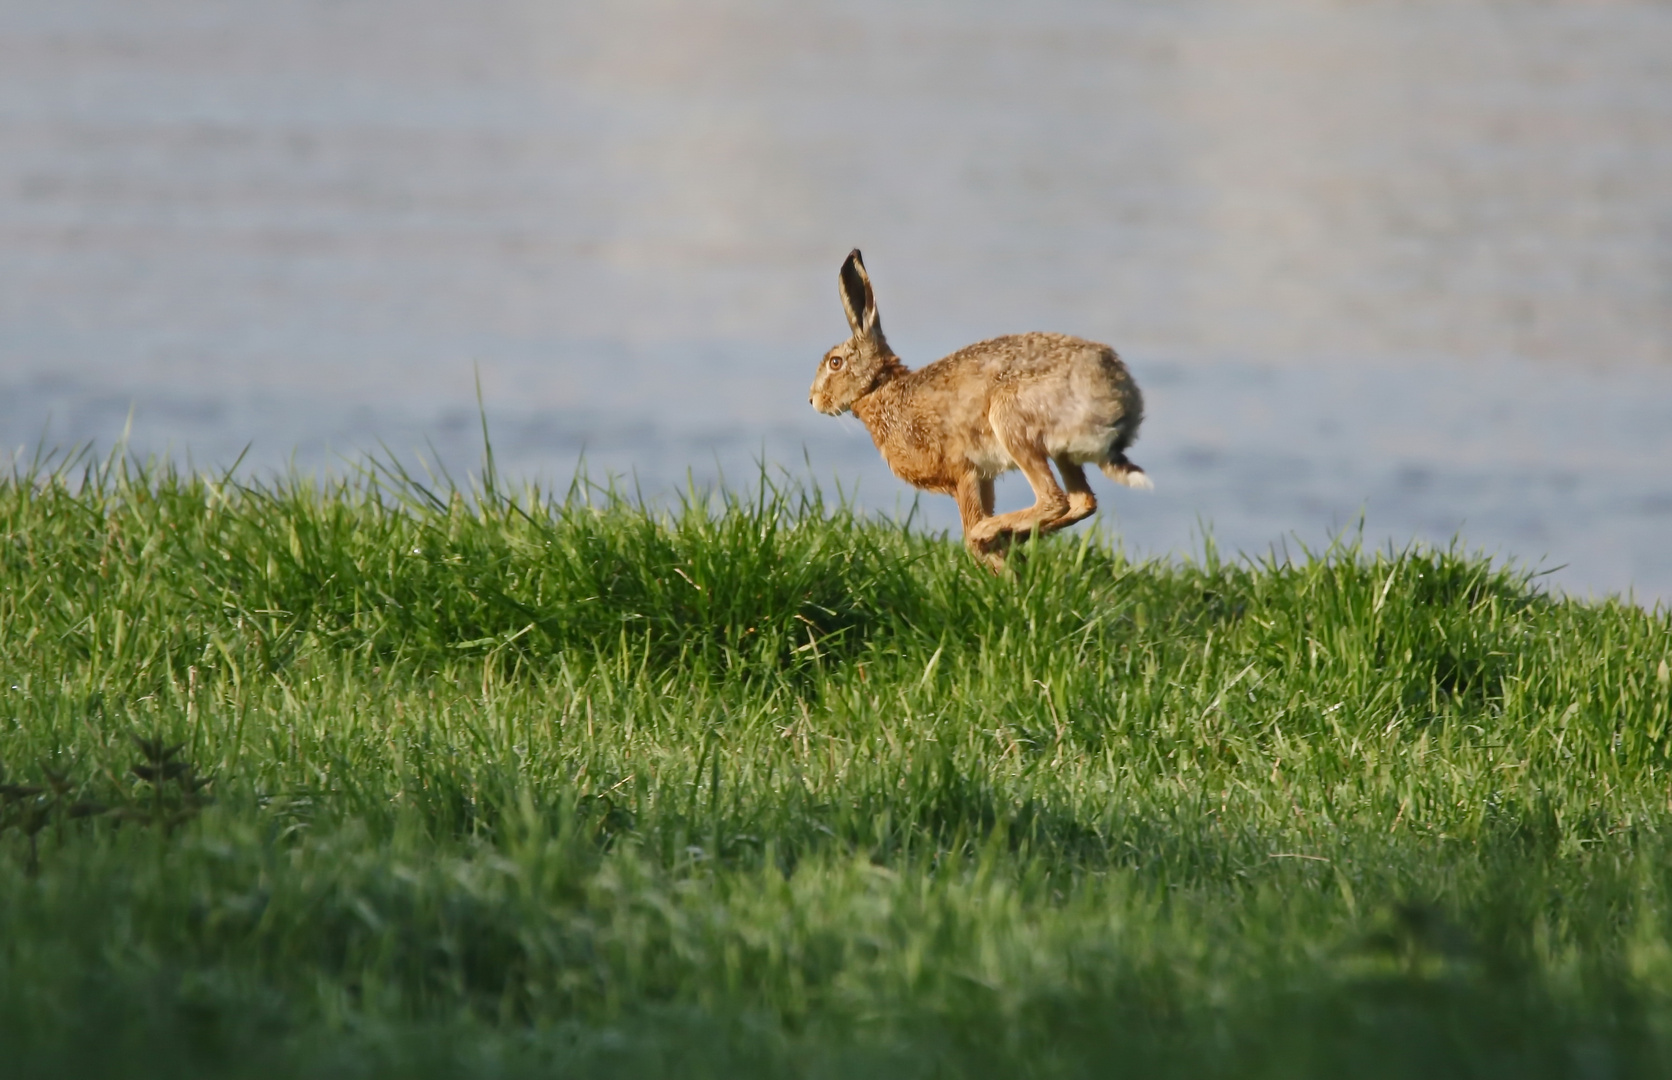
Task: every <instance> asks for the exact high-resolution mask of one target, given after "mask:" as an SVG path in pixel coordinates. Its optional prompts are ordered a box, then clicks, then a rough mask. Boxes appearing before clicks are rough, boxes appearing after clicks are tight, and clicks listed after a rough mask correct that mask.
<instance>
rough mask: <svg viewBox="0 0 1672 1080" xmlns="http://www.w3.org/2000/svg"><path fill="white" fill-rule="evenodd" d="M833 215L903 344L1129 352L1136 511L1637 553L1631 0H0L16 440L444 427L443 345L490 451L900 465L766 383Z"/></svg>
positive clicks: (1641, 490) (1658, 456)
mask: <svg viewBox="0 0 1672 1080" xmlns="http://www.w3.org/2000/svg"><path fill="white" fill-rule="evenodd" d="M855 245H858V246H860V247H862V248H864V249H865V251H866V256H867V262H868V264H869V266H870V267H871V270H872V274H873V278H874V279H875V282H876V285H877V289H878V294H879V302H880V306H881V309H882V314H883V319H884V322H885V324H886V325H887V327H888V330H889V334H890V339H891V341H892V342H893V343H894V345H895V347H896V348H897V349H898V350H899V351H900V352H901V353H902V355H903V356H904V357H905V358H906V359H907V361H908V362H910V363H914V364H916V363H925V362H928V361H929V360H932V359H934V358H935V357H937V356H940V355H942V354H944V353H946V352H949V351H951V350H952V349H954V348H956V347H958V346H960V345H962V344H966V343H968V342H970V341H973V340H976V339H978V338H982V337H986V336H991V335H993V334H999V333H1007V332H1013V331H1019V330H1028V329H1053V330H1061V331H1066V332H1071V333H1077V334H1081V335H1084V336H1087V337H1092V338H1097V339H1100V340H1105V341H1109V342H1111V343H1112V344H1114V345H1115V346H1116V347H1117V348H1119V349H1120V350H1121V352H1122V354H1123V355H1124V356H1125V357H1126V358H1127V360H1128V363H1129V364H1130V366H1131V367H1132V369H1133V370H1134V372H1135V373H1136V374H1137V376H1138V378H1139V380H1140V382H1141V384H1142V385H1143V386H1144V388H1145V390H1146V392H1147V395H1148V398H1149V405H1150V409H1149V412H1150V416H1149V420H1148V421H1147V423H1146V426H1145V429H1144V433H1143V437H1142V439H1141V440H1140V442H1139V443H1138V445H1137V447H1135V449H1134V453H1133V456H1134V458H1135V459H1136V460H1138V461H1139V462H1141V463H1142V464H1144V465H1145V467H1146V468H1148V469H1149V471H1150V473H1151V475H1152V476H1153V477H1154V479H1155V480H1156V483H1157V488H1158V490H1157V491H1156V492H1154V493H1153V494H1128V493H1126V492H1124V491H1121V490H1118V489H1112V488H1111V487H1110V486H1109V485H1102V486H1101V487H1100V489H1099V490H1100V491H1102V492H1104V493H1106V494H1107V496H1108V497H1107V498H1106V499H1105V507H1106V508H1107V509H1108V510H1109V511H1110V512H1109V513H1107V514H1106V515H1105V517H1104V519H1103V527H1105V528H1111V529H1114V530H1117V531H1118V532H1119V533H1120V534H1121V535H1122V536H1123V537H1124V538H1125V540H1126V542H1127V543H1128V544H1129V545H1130V546H1131V547H1133V548H1135V549H1137V550H1139V551H1142V552H1146V553H1161V552H1166V551H1172V550H1188V549H1189V548H1191V547H1192V545H1194V544H1196V543H1198V542H1199V532H1200V528H1201V526H1202V525H1203V524H1204V523H1205V524H1209V525H1211V528H1212V530H1213V532H1214V534H1215V536H1216V537H1217V539H1218V541H1219V543H1220V545H1221V546H1222V547H1224V548H1230V549H1243V550H1248V551H1256V552H1258V551H1264V550H1266V549H1267V548H1268V547H1269V546H1270V545H1272V544H1273V543H1279V544H1281V543H1284V542H1285V541H1286V542H1287V543H1289V544H1290V546H1291V548H1292V547H1293V545H1294V544H1295V543H1296V542H1304V543H1307V544H1314V545H1315V544H1319V543H1322V542H1323V541H1325V540H1326V539H1327V537H1328V536H1329V535H1330V534H1331V532H1332V531H1333V530H1337V529H1340V528H1343V527H1346V526H1349V525H1351V524H1352V523H1353V522H1354V521H1355V520H1356V519H1357V517H1358V515H1359V514H1360V513H1363V514H1364V516H1365V534H1366V537H1367V539H1369V540H1370V541H1372V542H1374V543H1386V542H1392V543H1395V544H1402V543H1404V542H1406V541H1409V540H1411V539H1413V538H1423V539H1429V540H1436V541H1441V542H1444V541H1447V540H1449V539H1450V538H1451V537H1452V536H1453V535H1454V534H1455V533H1456V532H1458V531H1459V530H1461V531H1462V533H1463V535H1464V537H1465V539H1466V540H1467V541H1468V543H1469V544H1470V545H1471V546H1478V547H1484V548H1485V549H1487V550H1489V551H1494V552H1498V553H1501V554H1505V555H1512V556H1515V557H1517V558H1520V559H1522V560H1524V561H1525V562H1527V563H1528V564H1529V565H1542V566H1544V567H1547V568H1550V567H1558V566H1560V567H1561V569H1558V570H1556V572H1555V574H1554V576H1553V580H1554V581H1555V582H1556V583H1558V584H1559V585H1561V586H1562V587H1564V588H1566V589H1568V590H1570V591H1574V592H1578V593H1586V592H1602V591H1624V590H1627V589H1634V590H1635V592H1636V595H1637V596H1638V597H1639V598H1641V599H1647V600H1653V599H1657V598H1658V599H1668V600H1672V476H1669V470H1668V465H1669V464H1672V5H1668V4H1665V3H1626V2H1619V3H1560V2H1545V3H1524V4H1522V3H1514V4H1512V3H1476V2H1465V0H1452V2H1448V3H1443V4H1442V3H1370V2H1353V3H1348V2H1345V0H1342V2H1338V3H1329V2H1322V0H1319V2H1313V3H1279V2H1271V3H1259V4H1251V3H1240V2H1232V0H1219V2H1210V0H1199V2H1181V3H1167V4H1161V3H1113V2H1091V0H1084V2H1067V0H1045V2H1030V3H1027V4H1021V3H1010V4H999V3H980V2H963V3H951V2H935V0H930V2H925V3H918V4H911V5H903V4H890V3H884V2H882V0H848V2H844V3H832V2H827V0H807V2H802V3H798V4H794V5H787V4H772V3H766V2H764V0H763V2H742V0H738V2H727V0H683V2H679V3H674V2H665V3H664V2H640V0H623V2H613V3H610V4H603V5H594V4H580V3H556V2H550V0H546V2H536V0H475V2H473V3H471V4H454V3H442V2H440V0H399V2H397V0H291V2H289V3H285V4H256V3H249V2H242V3H226V2H224V0H213V2H211V0H54V2H53V3H51V4H42V3H37V2H34V0H0V446H4V447H6V448H7V451H6V452H7V453H10V452H11V450H12V449H13V448H22V449H23V450H24V452H25V453H27V452H28V451H30V450H32V449H33V448H34V447H35V446H36V445H38V444H39V443H40V442H41V441H42V439H43V438H44V439H45V440H46V441H47V442H48V443H54V444H68V443H73V442H79V441H82V440H93V441H95V442H97V443H98V444H99V445H100V446H101V447H108V446H109V445H110V444H111V443H112V442H113V441H114V440H115V439H116V438H117V437H119V436H120V434H121V433H122V431H123V429H124V426H125V424H126V423H127V421H128V418H129V416H130V414H131V416H132V435H131V444H132V446H133V447H134V449H135V450H137V451H138V452H140V453H173V454H175V455H177V456H180V457H182V458H183V457H185V456H186V455H187V454H188V453H189V454H190V457H191V459H192V461H193V462H194V463H196V464H199V465H206V466H207V465H221V466H225V465H227V464H230V463H231V462H232V461H233V460H234V459H236V458H237V456H238V455H239V453H240V452H242V451H244V450H245V449H246V448H247V449H248V454H247V456H246V457H245V459H244V460H245V465H244V468H245V469H246V470H250V471H252V472H255V473H261V472H263V471H268V470H272V469H275V468H281V467H283V466H285V465H286V464H287V463H289V462H292V461H294V462H296V463H297V464H300V465H302V466H303V467H307V468H335V469H339V470H340V469H342V468H344V467H345V466H344V464H343V462H344V459H345V458H346V459H350V460H352V459H355V458H357V456H358V455H359V454H360V453H361V452H362V451H365V450H368V449H376V448H377V447H378V445H379V442H380V440H381V442H382V443H383V444H386V445H387V446H388V447H389V448H390V449H391V450H393V451H395V452H398V453H400V454H402V455H404V456H408V457H411V456H412V455H415V454H417V453H422V454H423V455H425V456H439V458H440V460H441V462H442V463H443V464H445V465H447V466H448V467H449V468H451V469H452V470H453V471H455V472H456V473H463V472H465V471H468V470H470V469H472V468H474V466H475V464H476V462H477V461H478V458H479V450H480V434H479V428H478V426H477V413H476V397H475V395H476V389H475V382H474V379H475V378H476V373H478V372H479V374H480V380H481V388H482V394H483V400H484V403H485V408H486V412H487V416H488V418H489V421H490V423H491V425H492V428H493V432H494V441H495V447H496V451H497V454H498V456H499V459H500V463H501V465H502V466H503V467H504V468H506V469H507V470H508V471H509V472H511V473H513V474H515V475H517V476H520V477H525V478H540V479H545V480H556V481H559V482H563V481H566V480H567V478H568V477H569V476H570V474H571V473H572V471H573V470H574V468H575V466H576V463H577V461H578V460H579V459H580V457H581V455H582V454H583V453H584V455H585V457H586V460H587V462H588V464H589V467H590V469H591V470H592V472H593V473H594V474H595V475H601V474H603V473H606V472H616V473H620V474H626V475H629V476H633V477H636V478H637V482H638V483H639V484H640V486H641V488H642V489H643V490H645V491H646V492H647V493H651V494H655V493H665V492H667V491H669V490H671V489H672V488H673V487H675V486H676V485H678V484H679V483H681V482H682V481H683V480H684V479H685V478H686V477H687V475H692V476H694V477H695V478H696V479H697V480H699V481H706V480H711V479H712V478H713V477H715V476H716V475H717V474H718V473H719V472H721V471H724V473H725V474H726V476H727V477H728V478H729V479H731V480H733V481H743V482H746V481H748V480H750V479H751V478H752V476H753V473H754V465H753V462H754V461H755V460H756V459H758V458H760V457H761V456H762V455H764V456H765V458H766V460H768V461H770V462H773V463H775V464H777V465H783V466H786V467H788V468H790V469H791V470H793V471H795V472H798V473H799V472H803V471H804V469H805V465H804V461H806V462H810V463H811V467H812V471H813V474H814V475H815V476H817V477H819V478H821V479H823V480H825V481H827V482H828V481H829V480H831V479H832V478H839V479H840V480H841V481H842V482H843V484H844V485H845V486H847V487H849V488H853V487H854V486H857V492H858V496H859V498H860V499H861V501H862V502H864V503H865V504H866V505H869V506H873V507H877V508H881V509H888V510H892V509H895V508H897V507H900V508H903V507H905V506H907V505H909V502H910V498H911V496H910V492H909V490H908V489H906V488H904V486H903V485H901V484H900V483H899V482H898V481H895V480H894V479H892V478H891V477H890V476H888V474H887V472H886V470H885V469H884V468H883V466H882V465H881V463H880V461H879V460H878V458H877V455H876V452H875V450H874V449H873V448H872V446H871V444H870V441H869V439H868V437H867V436H866V435H865V433H864V431H863V429H862V428H860V427H859V425H858V424H857V423H856V422H854V421H852V420H843V421H837V420H831V419H829V418H825V417H820V416H818V415H816V414H814V413H813V412H812V411H811V410H810V409H809V408H808V407H807V404H806V387H807V383H808V382H809V381H810V379H811V376H812V369H813V365H814V364H815V363H816V361H817V359H818V356H819V354H820V353H821V352H822V350H823V349H824V348H825V347H827V346H828V345H830V344H832V343H833V342H834V341H835V340H836V339H837V338H838V337H840V336H841V335H842V334H843V333H845V328H844V324H843V321H842V318H841V311H840V307H839V306H838V303H837V300H836V287H835V272H836V267H837V265H838V263H839V262H840V260H841V258H842V256H843V255H844V254H845V253H846V251H847V250H848V248H850V247H852V246H855ZM1026 498H1027V493H1026V490H1025V486H1024V485H1022V484H1021V483H1020V482H1019V481H1016V482H1012V483H1009V484H1008V485H1007V486H1005V487H1003V488H1001V501H1002V502H1005V503H1007V504H1020V503H1022V502H1023V501H1025V499H1026ZM920 514H921V515H922V516H920V517H919V518H918V519H917V520H927V521H928V523H929V524H931V525H932V526H937V527H941V526H946V525H949V524H952V523H953V522H954V520H955V519H954V516H953V514H952V510H951V503H950V500H946V499H942V498H939V497H933V496H926V497H925V499H924V501H923V503H922V506H921V510H920Z"/></svg>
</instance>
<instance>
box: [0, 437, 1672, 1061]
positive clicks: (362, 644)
mask: <svg viewBox="0 0 1672 1080" xmlns="http://www.w3.org/2000/svg"><path fill="white" fill-rule="evenodd" d="M1669 664H1672V618H1669V616H1668V613H1667V612H1665V611H1658V610H1657V611H1645V610H1643V609H1642V608H1639V607H1635V606H1632V605H1629V604H1625V603H1621V602H1619V601H1617V600H1609V601H1604V602H1600V603H1580V602H1575V601H1571V600H1565V599H1559V598H1553V597H1551V596H1548V595H1546V594H1544V593H1543V592H1541V591H1540V590H1539V589H1538V588H1537V587H1536V584H1535V582H1534V580H1533V579H1532V578H1531V577H1530V576H1529V575H1528V574H1526V573H1524V572H1522V571H1519V570H1517V569H1515V568H1513V567H1506V566H1503V565H1498V564H1493V563H1490V562H1488V561H1485V560H1482V559H1480V558H1476V557H1473V556H1470V555H1468V554H1466V553H1465V552H1464V551H1463V550H1462V549H1461V548H1459V547H1453V548H1451V549H1446V550H1435V549H1427V548H1420V547H1411V548H1408V549H1405V550H1399V551H1392V550H1390V551H1372V550H1366V549H1365V548H1364V547H1363V546H1362V545H1361V544H1360V543H1359V542H1357V541H1355V540H1353V539H1351V538H1346V539H1343V540H1341V541H1338V542H1337V543H1335V544H1333V545H1331V546H1330V547H1329V548H1327V549H1325V550H1322V551H1318V552H1303V554H1302V557H1300V558H1297V559H1294V560H1278V559H1276V558H1270V559H1267V560H1264V561H1244V562H1238V563H1231V562H1226V561H1222V560H1220V559H1218V558H1217V557H1215V555H1214V554H1213V552H1212V549H1211V548H1209V550H1208V552H1207V553H1206V555H1205V557H1204V558H1202V559H1200V560H1196V561H1172V562H1134V561H1132V560H1129V559H1128V558H1126V557H1125V556H1124V555H1123V554H1122V553H1121V551H1120V550H1119V549H1118V548H1113V547H1110V546H1108V545H1107V544H1106V543H1105V542H1104V541H1102V540H1100V539H1099V538H1097V537H1096V536H1094V535H1080V536H1078V537H1072V538H1070V537H1059V538H1054V539H1052V540H1050V541H1048V542H1044V543H1040V544H1038V545H1036V546H1034V547H1033V548H1031V549H1030V553H1029V558H1028V559H1027V560H1026V562H1025V563H1021V564H1020V565H1019V567H1018V570H1017V573H1016V574H1015V575H1014V576H1012V577H1008V578H1003V579H994V578H991V577H990V576H989V575H987V574H986V573H985V572H984V571H981V570H979V569H978V568H976V567H975V566H974V565H973V564H971V563H970V562H969V560H968V558H967V556H966V555H965V554H964V552H963V550H962V548H961V546H960V545H958V544H956V543H955V542H949V541H948V540H947V539H946V538H945V537H942V536H924V535H921V534H916V533H911V532H908V531H905V530H902V529H900V528H898V527H896V526H893V525H890V524H887V523H882V522H878V521H875V520H871V519H867V518H865V517H863V516H860V515H858V514H856V513H855V512H853V510H852V509H851V508H850V507H848V506H846V505H843V504H839V503H838V504H831V503H828V502H826V501H825V500H824V499H823V498H822V497H821V496H820V494H819V493H818V491H817V490H816V489H813V488H810V487H801V486H795V485H773V484H770V483H767V482H766V481H765V480H764V479H763V480H762V482H761V483H760V484H759V486H758V487H757V488H756V489H755V490H753V491H751V492H746V493H741V492H727V491H720V492H713V493H692V494H691V496H690V497H689V498H688V499H687V500H686V501H685V503H684V504H682V505H681V506H680V507H677V508H676V509H674V510H673V511H670V512H665V513H664V512H657V511H653V510H651V509H648V508H646V507H644V506H643V505H640V504H636V503H633V502H631V501H629V500H626V499H624V498H622V497H620V496H619V495H618V494H616V493H615V492H613V491H610V490H607V489H606V490H599V489H596V488H592V487H589V486H587V485H586V484H584V483H577V484H576V485H575V486H574V487H572V488H571V489H570V490H569V491H567V492H564V493H561V494H559V495H556V496H554V495H552V494H549V493H545V492H541V491H539V490H535V489H526V490H521V491H517V492H515V493H511V492H508V491H506V490H504V489H503V488H502V487H501V486H500V484H499V482H498V479H497V478H496V477H494V476H493V474H492V472H491V470H490V471H489V472H488V473H487V480H486V482H485V483H484V484H483V485H482V486H481V487H480V488H479V489H478V490H475V491H460V490H457V489H455V488H454V487H452V486H451V485H450V484H446V483H443V484H442V485H439V486H438V485H434V484H429V483H426V482H420V481H418V480H416V479H415V478H413V477H412V476H411V475H409V474H407V473H405V472H404V471H402V470H401V469H400V468H399V467H398V466H397V465H394V464H392V463H384V464H381V465H373V466H370V467H368V468H367V469H366V470H365V471H363V472H362V473H360V474H358V475H357V476H354V477H351V478H348V479H340V480H326V481H313V480H307V479H303V478H299V477H284V478H281V479H278V480H274V481H271V482H268V483H246V482H238V481H234V480H232V479H231V478H229V477H225V476H220V477H214V476H200V475H188V474H182V473H180V472H177V471H175V470H173V469H172V468H170V467H168V466H166V465H141V464H137V463H134V462H132V461H128V460H124V459H122V458H120V457H116V456H113V457H111V458H109V459H106V460H103V461H95V460H93V459H90V458H88V457H87V456H85V455H80V456H77V455H71V456H70V457H68V458H55V459H54V458H49V459H44V460H38V461H37V462H36V464H34V465H32V466H29V467H27V468H21V469H19V471H17V472H14V473H13V475H12V476H11V477H10V478H9V479H6V480H3V481H0V767H3V768H4V773H3V775H0V782H3V783H0V1046H4V1047H5V1048H6V1050H7V1052H6V1053H4V1054H0V1074H5V1075H19V1076H23V1075H41V1076H46V1075H52V1076H67V1075H99V1076H114V1075H123V1076H147V1075H153V1074H155V1075H165V1074H166V1075H168V1076H170V1077H179V1076H192V1075H213V1076H251V1077H268V1076H273V1077H277V1076H299V1075H308V1076H314V1075H332V1076H383V1075H388V1076H397V1075H398V1076H413V1075H430V1074H434V1075H447V1076H460V1075H466V1076H475V1075H483V1076H487V1075H493V1076H521V1075H530V1076H532V1075H551V1074H554V1073H555V1074H561V1075H580V1076H627V1075H631V1076H647V1075H649V1076H655V1075H678V1076H704V1075H713V1076H751V1075H758V1076H848V1075H855V1074H862V1073H882V1074H889V1075H900V1076H961V1075H970V1076H977V1075H979V1076H987V1075H1018V1076H1041V1077H1058V1076H1061V1077H1073V1076H1090V1075H1099V1076H1101V1075H1108V1074H1110V1073H1116V1074H1122V1073H1125V1074H1131V1075H1142V1076H1168V1075H1178V1076H1190V1077H1202V1076H1209V1077H1211V1076H1227V1077H1229V1076H1239V1077H1240V1076H1263V1075H1269V1076H1283V1077H1293V1076H1314V1075H1315V1076H1338V1075H1364V1076H1386V1077H1406V1076H1426V1075H1431V1074H1435V1073H1443V1074H1446V1075H1472V1076H1500V1075H1502V1076H1511V1075H1514V1076H1541V1075H1549V1076H1558V1075H1559V1076H1568V1075H1574V1074H1581V1075H1611V1076H1630V1075H1661V1074H1664V1072H1665V1071H1666V1070H1667V1068H1668V1067H1669V1065H1672V1043H1669V1041H1668V1034H1669V1030H1672V1029H1669V1022H1672V872H1669V870H1668V868H1669V867H1672V857H1669V856H1672V842H1669V830H1668V824H1669V822H1672V781H1669V775H1668V771H1667V770H1668V764H1669V761H1668V756H1669V737H1668V731H1667V727H1668V721H1669V719H1672V669H1669ZM136 758H137V761H136ZM211 792H212V793H213V798H212V799H211V798H210V793H211ZM77 808H80V809H77Z"/></svg>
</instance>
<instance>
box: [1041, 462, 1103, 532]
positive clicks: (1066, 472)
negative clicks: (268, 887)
mask: <svg viewBox="0 0 1672 1080" xmlns="http://www.w3.org/2000/svg"><path fill="white" fill-rule="evenodd" d="M1052 460H1053V461H1055V462H1056V463H1057V471H1058V472H1060V473H1062V486H1063V487H1064V488H1066V489H1067V490H1068V509H1067V511H1065V512H1064V513H1063V515H1062V516H1061V517H1059V518H1057V519H1056V520H1055V521H1047V522H1044V523H1043V524H1041V525H1040V526H1039V530H1040V531H1041V532H1055V531H1056V530H1058V529H1062V528H1066V527H1068V526H1069V525H1072V524H1074V523H1075V522H1076V521H1084V520H1085V519H1086V518H1089V517H1091V516H1092V515H1093V514H1095V513H1097V496H1096V495H1093V494H1092V491H1091V485H1090V484H1088V483H1086V470H1085V469H1083V468H1081V467H1080V464H1079V462H1076V461H1071V460H1069V459H1068V458H1067V457H1058V458H1053V459H1052Z"/></svg>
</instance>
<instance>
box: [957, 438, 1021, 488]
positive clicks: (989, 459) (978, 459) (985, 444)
mask: <svg viewBox="0 0 1672 1080" xmlns="http://www.w3.org/2000/svg"><path fill="white" fill-rule="evenodd" d="M964 456H965V457H966V458H968V459H969V463H970V464H971V465H974V466H975V471H976V472H978V473H980V474H981V476H982V477H983V478H984V479H987V480H991V479H992V478H993V477H995V476H997V475H999V474H1000V473H1003V472H1009V471H1010V470H1011V469H1014V468H1015V467H1016V459H1015V458H1013V457H1011V456H1010V454H1009V453H1007V452H1006V451H1005V449H1004V447H1002V446H1000V445H999V441H998V439H997V438H994V437H993V436H992V435H988V436H987V437H986V438H985V439H982V440H980V441H979V442H977V443H976V444H975V445H974V446H971V447H970V448H969V449H968V450H967V451H965V453H964Z"/></svg>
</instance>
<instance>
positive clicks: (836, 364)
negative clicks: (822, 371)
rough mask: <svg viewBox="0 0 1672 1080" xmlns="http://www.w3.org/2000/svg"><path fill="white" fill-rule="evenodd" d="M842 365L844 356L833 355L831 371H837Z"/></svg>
mask: <svg viewBox="0 0 1672 1080" xmlns="http://www.w3.org/2000/svg"><path fill="white" fill-rule="evenodd" d="M841 366H842V358H841V357H840V356H832V357H831V358H830V370H831V371H836V370H838V369H840V368H841Z"/></svg>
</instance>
